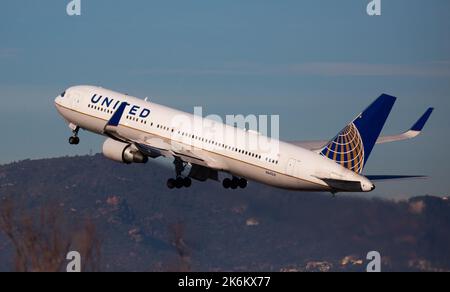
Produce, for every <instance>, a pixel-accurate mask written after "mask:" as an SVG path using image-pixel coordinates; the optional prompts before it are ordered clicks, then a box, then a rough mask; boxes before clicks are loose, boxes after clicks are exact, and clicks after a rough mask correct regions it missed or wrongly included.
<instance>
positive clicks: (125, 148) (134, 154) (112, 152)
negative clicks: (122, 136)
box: [103, 138, 148, 164]
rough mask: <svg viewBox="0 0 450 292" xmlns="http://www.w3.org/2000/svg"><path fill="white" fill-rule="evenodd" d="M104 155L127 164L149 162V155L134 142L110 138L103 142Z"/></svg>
mask: <svg viewBox="0 0 450 292" xmlns="http://www.w3.org/2000/svg"><path fill="white" fill-rule="evenodd" d="M103 155H104V156H105V157H107V158H109V159H111V160H114V161H117V162H122V163H126V164H131V163H147V161H148V157H147V156H145V155H144V154H142V153H141V152H140V151H139V150H138V149H136V147H135V146H134V145H132V144H127V143H123V142H120V141H116V140H114V139H111V138H108V139H106V141H105V143H103Z"/></svg>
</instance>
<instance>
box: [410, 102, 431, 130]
mask: <svg viewBox="0 0 450 292" xmlns="http://www.w3.org/2000/svg"><path fill="white" fill-rule="evenodd" d="M433 110H434V108H432V107H430V108H429V109H428V110H427V111H426V112H425V113H424V114H423V116H421V117H420V119H419V120H418V121H417V122H416V123H415V124H414V125H413V126H412V128H411V131H416V132H420V131H422V129H423V127H424V126H425V124H426V123H427V121H428V119H429V118H430V116H431V114H432V113H433Z"/></svg>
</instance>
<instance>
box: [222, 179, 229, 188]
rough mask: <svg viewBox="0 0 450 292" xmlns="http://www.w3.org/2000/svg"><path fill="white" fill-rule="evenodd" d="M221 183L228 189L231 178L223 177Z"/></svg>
mask: <svg viewBox="0 0 450 292" xmlns="http://www.w3.org/2000/svg"><path fill="white" fill-rule="evenodd" d="M222 185H223V187H224V188H225V189H229V188H230V187H231V179H229V178H226V179H224V180H223V182H222Z"/></svg>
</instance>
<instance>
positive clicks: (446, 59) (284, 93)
mask: <svg viewBox="0 0 450 292" xmlns="http://www.w3.org/2000/svg"><path fill="white" fill-rule="evenodd" d="M81 1H82V16H79V17H69V16H67V14H66V5H67V3H69V0H67V1H65V0H43V1H32V0H14V1H13V0H4V1H2V4H1V8H0V100H1V103H2V106H1V107H0V130H1V133H2V143H0V150H1V151H0V163H7V162H11V161H15V160H21V159H26V158H41V157H55V156H61V155H75V154H86V153H89V151H90V150H91V149H92V151H93V152H99V151H100V149H101V143H102V140H101V138H98V137H95V136H94V135H92V134H88V133H83V134H82V145H80V147H78V148H73V147H70V146H69V145H68V144H67V138H68V136H69V134H70V133H69V131H68V129H67V128H66V126H65V125H64V123H63V122H62V120H61V119H60V118H59V117H58V115H57V114H56V112H55V110H54V107H53V103H52V102H53V97H54V96H56V95H57V94H58V93H60V92H61V91H63V89H64V88H66V87H68V86H71V85H76V84H95V85H101V86H103V87H107V88H111V89H115V90H118V91H121V92H127V93H129V94H132V95H136V96H140V97H145V96H149V97H151V99H152V100H153V101H155V102H158V103H162V104H165V105H169V106H173V107H176V108H179V109H183V110H186V111H192V109H193V106H196V105H201V106H203V107H204V109H205V110H204V111H205V112H206V114H213V113H214V114H215V113H217V114H221V115H225V114H279V115H280V116H281V137H282V138H283V139H286V140H289V139H293V140H302V139H303V140H308V139H324V138H326V139H328V138H332V137H333V136H334V135H335V134H336V133H337V132H338V131H339V130H340V129H341V128H343V126H344V125H345V124H346V123H347V122H348V121H349V120H351V119H352V118H353V117H354V116H355V115H356V114H357V113H358V112H360V111H361V110H362V109H364V108H365V107H366V106H367V105H368V104H369V103H370V102H371V101H372V100H374V99H375V98H376V97H377V96H379V95H380V94H381V93H383V92H385V93H389V94H392V95H395V96H397V97H398V98H399V99H398V101H397V104H396V106H395V108H394V110H393V112H392V115H391V117H390V119H389V121H388V124H387V125H386V128H385V133H396V132H398V131H402V130H404V129H406V128H408V127H409V126H410V124H412V122H414V120H415V119H416V118H418V116H419V115H420V114H422V112H423V111H425V109H426V108H427V107H428V106H434V107H436V112H435V114H434V116H433V117H432V119H431V121H430V123H429V125H428V126H427V128H426V131H425V133H424V135H423V136H421V137H420V138H419V139H417V140H416V141H410V142H401V143H398V144H390V145H381V146H378V147H376V149H375V150H374V153H373V154H372V156H371V160H370V161H369V163H368V166H367V173H375V174H384V173H400V174H427V175H430V176H431V177H432V178H431V179H428V180H426V181H416V182H406V183H395V184H394V183H389V184H383V185H381V186H379V188H378V189H377V192H378V194H380V195H381V194H384V195H385V196H388V197H389V196H411V195H422V194H425V193H428V194H433V195H448V192H449V189H450V180H448V175H447V173H449V172H450V166H449V165H450V164H449V159H448V158H447V156H446V154H447V149H449V147H450V139H449V134H448V133H449V132H450V118H449V117H448V112H449V110H450V37H449V33H450V1H448V0H431V1H419V0H409V1H407V0H389V1H387V0H383V1H382V13H383V15H382V16H381V17H369V16H367V14H366V8H365V7H366V5H367V3H368V2H369V0H345V1H335V0H306V1H299V0H292V1H290V0H283V1H274V0H273V1H265V0H226V1H225V0H217V1H207V0H184V1H170V0H166V1H148V0H146V1H144V0H142V1H137V0H134V1H133V0H131V1H106V0H81Z"/></svg>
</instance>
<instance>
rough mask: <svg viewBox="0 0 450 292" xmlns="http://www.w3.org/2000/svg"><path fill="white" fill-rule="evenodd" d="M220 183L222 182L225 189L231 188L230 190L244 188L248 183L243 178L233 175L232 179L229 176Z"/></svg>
mask: <svg viewBox="0 0 450 292" xmlns="http://www.w3.org/2000/svg"><path fill="white" fill-rule="evenodd" d="M222 184H223V187H224V188H226V189H230V188H231V189H232V190H235V189H237V188H238V187H239V188H241V189H245V188H246V187H247V185H248V182H247V180H246V179H245V178H238V177H235V176H233V178H232V179H229V178H226V179H224V180H223V182H222Z"/></svg>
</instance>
